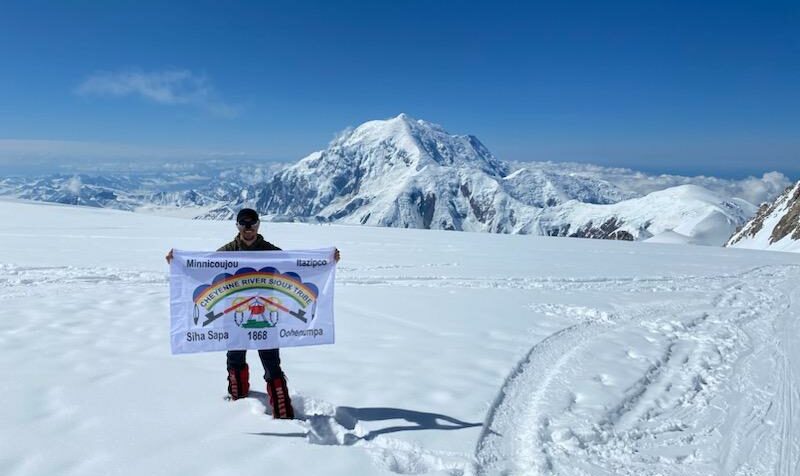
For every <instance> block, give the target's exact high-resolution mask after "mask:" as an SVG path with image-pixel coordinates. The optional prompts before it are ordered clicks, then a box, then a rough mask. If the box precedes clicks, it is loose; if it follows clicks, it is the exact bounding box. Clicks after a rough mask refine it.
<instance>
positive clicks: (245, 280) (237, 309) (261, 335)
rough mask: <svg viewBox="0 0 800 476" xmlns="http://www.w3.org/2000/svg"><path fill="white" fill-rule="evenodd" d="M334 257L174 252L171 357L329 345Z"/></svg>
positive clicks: (324, 252) (327, 253)
mask: <svg viewBox="0 0 800 476" xmlns="http://www.w3.org/2000/svg"><path fill="white" fill-rule="evenodd" d="M334 251H335V248H328V249H321V250H305V251H239V252H196V251H180V250H174V252H173V260H172V263H171V265H170V317H171V327H170V343H171V348H172V353H173V354H182V353H189V352H210V351H219V350H243V349H275V348H279V347H290V346H301V345H318V344H332V343H333V342H334V329H333V283H334V279H335V276H336V262H335V260H334Z"/></svg>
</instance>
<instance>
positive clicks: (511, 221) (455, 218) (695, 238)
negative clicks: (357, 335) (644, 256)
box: [206, 114, 755, 245]
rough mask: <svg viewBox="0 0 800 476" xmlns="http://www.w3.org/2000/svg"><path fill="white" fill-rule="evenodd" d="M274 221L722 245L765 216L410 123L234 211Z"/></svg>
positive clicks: (709, 197) (282, 179)
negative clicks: (509, 160) (524, 160)
mask: <svg viewBox="0 0 800 476" xmlns="http://www.w3.org/2000/svg"><path fill="white" fill-rule="evenodd" d="M241 206H252V207H254V208H256V209H257V210H258V211H259V212H261V213H264V214H266V215H269V216H270V218H271V219H273V220H297V219H300V220H304V221H308V220H311V221H319V222H339V223H349V224H364V225H375V226H389V227H399V228H426V229H443V230H467V231H488V232H496V233H522V234H536V235H552V236H572V237H587V238H605V239H622V240H641V239H647V238H651V237H653V236H655V235H658V234H661V233H664V232H670V233H675V234H677V236H682V237H684V238H685V239H684V240H683V241H685V242H692V243H701V244H714V245H721V244H723V243H724V242H725V240H726V239H727V238H728V237H729V236H730V235H731V233H732V232H733V231H734V230H735V229H736V228H737V227H738V226H740V225H741V224H743V223H744V222H745V221H746V220H747V218H749V216H751V215H752V213H753V212H754V211H755V208H754V207H752V206H751V205H750V204H748V203H747V202H745V201H743V200H731V199H726V198H724V197H720V196H717V195H715V194H713V193H711V192H709V191H708V190H705V189H703V188H701V187H697V186H693V185H685V186H679V187H674V188H672V189H668V190H664V191H659V192H655V193H652V194H649V195H647V196H645V197H638V198H637V197H636V195H635V194H634V193H631V192H626V191H624V190H621V189H620V188H618V187H616V186H615V185H613V184H611V183H609V182H607V181H604V180H601V179H597V178H590V177H585V176H580V175H576V174H572V173H563V174H560V173H557V172H555V171H553V170H549V171H543V170H537V169H529V168H520V169H517V170H513V171H512V170H511V169H510V167H509V166H508V165H507V164H505V163H503V162H501V161H499V160H498V159H497V158H495V157H494V156H493V155H492V154H491V153H490V152H489V151H488V149H487V148H486V147H485V146H484V145H483V144H482V143H481V142H480V141H479V140H478V139H477V138H475V137H474V136H469V135H467V136H459V135H451V134H448V133H447V132H446V131H445V130H444V129H443V128H442V127H441V126H438V125H435V124H431V123H429V122H426V121H422V120H415V119H412V118H411V117H409V116H407V115H405V114H401V115H399V116H397V117H395V118H392V119H388V120H383V121H370V122H367V123H365V124H363V125H361V126H359V127H358V128H356V129H353V130H350V131H347V132H346V133H344V134H342V135H341V136H340V137H338V138H337V139H336V140H334V141H333V142H332V143H331V144H330V145H329V147H328V148H327V149H325V150H323V151H320V152H315V153H313V154H311V155H309V156H308V157H306V158H304V159H302V160H301V161H299V162H298V163H297V164H295V165H293V166H291V167H288V168H286V169H284V170H283V171H280V172H278V173H277V174H275V175H274V176H273V177H272V179H271V180H270V181H269V182H267V183H266V184H265V185H264V186H263V188H261V189H260V190H258V191H256V193H255V195H254V196H252V197H249V198H248V199H246V200H241V201H240V202H239V203H237V204H235V205H234V206H230V205H226V206H225V207H221V208H219V209H216V210H213V211H212V212H210V213H209V214H207V215H206V217H208V218H230V217H232V216H233V214H234V212H235V210H236V209H237V208H239V207H241Z"/></svg>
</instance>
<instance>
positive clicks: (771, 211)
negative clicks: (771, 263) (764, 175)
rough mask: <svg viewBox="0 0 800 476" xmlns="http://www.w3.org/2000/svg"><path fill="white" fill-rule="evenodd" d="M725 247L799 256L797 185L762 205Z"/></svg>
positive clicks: (799, 193)
mask: <svg viewBox="0 0 800 476" xmlns="http://www.w3.org/2000/svg"><path fill="white" fill-rule="evenodd" d="M726 246H732V247H737V248H750V249H763V250H776V251H796V252H800V182H798V183H796V184H795V185H794V186H792V187H788V188H787V189H786V190H785V191H784V192H783V194H781V195H780V196H779V197H778V198H777V199H775V201H774V202H772V203H764V204H762V205H761V207H760V208H759V209H758V212H757V213H756V215H755V216H754V217H753V218H752V220H750V221H749V222H747V224H746V225H745V226H744V227H743V228H742V229H741V230H740V231H739V232H738V233H736V234H735V235H733V236H732V237H731V239H730V240H728V242H727V244H726Z"/></svg>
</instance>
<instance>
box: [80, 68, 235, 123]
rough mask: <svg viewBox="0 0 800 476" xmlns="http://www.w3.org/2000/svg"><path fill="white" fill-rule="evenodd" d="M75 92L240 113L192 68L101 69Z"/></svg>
mask: <svg viewBox="0 0 800 476" xmlns="http://www.w3.org/2000/svg"><path fill="white" fill-rule="evenodd" d="M75 92H76V93H77V94H79V95H81V96H101V97H109V96H111V97H123V96H140V97H142V98H144V99H146V100H148V101H152V102H155V103H158V104H165V105H189V106H194V107H198V108H200V109H203V110H205V111H208V112H210V113H212V114H214V115H217V116H222V117H227V118H232V117H235V116H237V115H238V114H239V110H238V108H237V107H235V106H231V105H229V104H226V103H225V102H224V101H222V100H221V99H220V98H219V97H218V96H217V94H216V92H215V91H214V87H213V86H212V85H211V82H210V81H209V80H208V78H206V77H205V76H202V75H196V74H194V73H192V72H191V71H189V70H179V69H174V70H166V71H152V72H144V71H119V72H98V73H94V74H93V75H91V76H89V77H88V78H86V79H85V80H84V81H83V82H82V83H81V84H79V85H78V87H77V88H76V89H75Z"/></svg>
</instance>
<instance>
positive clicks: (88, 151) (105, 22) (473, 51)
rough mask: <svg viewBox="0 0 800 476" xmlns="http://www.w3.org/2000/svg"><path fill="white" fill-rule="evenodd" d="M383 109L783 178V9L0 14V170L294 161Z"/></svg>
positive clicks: (636, 160)
mask: <svg viewBox="0 0 800 476" xmlns="http://www.w3.org/2000/svg"><path fill="white" fill-rule="evenodd" d="M163 3H166V2H163ZM400 112H406V113H408V114H410V115H411V116H413V117H417V118H422V119H426V120H428V121H431V122H436V123H439V124H441V125H443V126H444V127H445V128H446V129H447V130H448V131H450V132H451V133H459V134H474V135H476V136H477V137H478V138H480V139H481V140H482V141H483V142H484V143H485V144H486V145H487V146H488V147H489V149H490V150H491V151H492V152H493V153H494V154H495V155H497V156H498V157H500V158H501V159H509V160H556V161H562V160H569V161H582V162H592V163H597V164H600V165H614V166H624V167H631V168H636V169H641V170H645V171H649V172H654V171H655V172H670V173H685V174H699V173H704V174H712V175H719V176H743V175H746V174H760V173H762V172H765V171H768V170H778V171H781V172H784V173H786V174H787V175H790V176H791V177H793V178H798V177H800V2H796V1H794V2H735V1H727V2H651V1H635V2H546V3H545V2H542V3H537V2H515V3H504V2H491V3H489V2H485V3H475V2H434V1H404V2H347V1H337V2H302V1H297V2H197V1H195V2H169V4H162V2H152V3H151V2H146V1H108V2H99V1H98V2H81V1H64V2H35V1H33V2H31V1H28V2H4V6H3V14H2V15H0V167H2V166H3V164H5V165H6V166H8V165H9V164H11V163H12V161H16V160H18V159H17V158H15V157H26V156H30V157H34V156H35V157H45V158H47V160H70V158H74V157H78V156H83V157H95V156H96V157H101V156H102V157H109V156H115V155H117V156H119V157H121V158H125V159H135V160H146V159H147V158H154V157H155V158H159V159H161V158H166V159H169V158H173V159H178V158H184V159H188V158H198V160H200V159H201V158H202V157H206V156H220V155H222V156H225V155H234V156H241V157H253V158H258V159H264V160H282V161H286V160H296V159H299V158H300V157H302V156H305V155H306V154H308V153H310V152H312V151H314V150H317V149H320V148H323V147H324V146H325V145H326V144H327V142H328V141H329V140H330V139H331V138H332V137H333V136H334V134H335V133H336V132H338V131H340V130H342V129H344V128H346V127H348V126H356V125H358V124H360V123H362V122H364V121H367V120H371V119H380V118H387V117H391V116H395V115H397V114H399V113H400ZM26 154H27V155H26Z"/></svg>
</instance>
